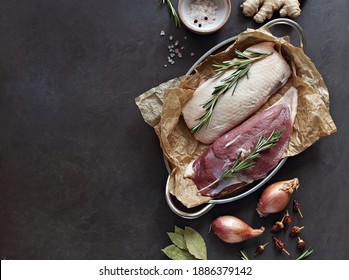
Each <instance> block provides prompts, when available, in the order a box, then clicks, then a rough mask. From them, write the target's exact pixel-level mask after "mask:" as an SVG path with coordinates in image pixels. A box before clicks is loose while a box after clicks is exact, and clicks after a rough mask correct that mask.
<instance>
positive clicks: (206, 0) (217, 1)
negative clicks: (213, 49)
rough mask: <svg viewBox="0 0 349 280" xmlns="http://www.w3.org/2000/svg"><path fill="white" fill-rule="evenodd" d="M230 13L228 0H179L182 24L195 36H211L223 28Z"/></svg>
mask: <svg viewBox="0 0 349 280" xmlns="http://www.w3.org/2000/svg"><path fill="white" fill-rule="evenodd" d="M230 12H231V3H230V0H179V1H178V14H179V17H180V19H181V21H182V23H183V24H184V25H185V26H186V27H187V28H188V29H189V30H190V31H192V32H194V33H197V34H204V35H205V34H211V33H214V32H216V31H218V30H219V29H221V28H222V27H223V25H224V24H225V23H226V22H227V21H228V19H229V16H230Z"/></svg>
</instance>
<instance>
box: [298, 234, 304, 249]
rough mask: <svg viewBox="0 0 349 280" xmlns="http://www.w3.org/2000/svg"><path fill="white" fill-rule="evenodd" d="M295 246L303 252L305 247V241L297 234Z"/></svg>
mask: <svg viewBox="0 0 349 280" xmlns="http://www.w3.org/2000/svg"><path fill="white" fill-rule="evenodd" d="M297 248H298V250H299V251H301V252H303V251H304V248H305V242H304V240H303V239H301V238H300V237H299V236H298V241H297Z"/></svg>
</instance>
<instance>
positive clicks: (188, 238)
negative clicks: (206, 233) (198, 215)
mask: <svg viewBox="0 0 349 280" xmlns="http://www.w3.org/2000/svg"><path fill="white" fill-rule="evenodd" d="M184 239H185V243H186V244H187V248H188V251H189V253H191V254H192V255H194V256H195V257H196V258H198V259H200V260H207V250H206V244H205V241H204V239H203V238H202V236H201V235H200V234H199V233H198V232H197V231H196V230H195V229H193V228H191V227H185V229H184Z"/></svg>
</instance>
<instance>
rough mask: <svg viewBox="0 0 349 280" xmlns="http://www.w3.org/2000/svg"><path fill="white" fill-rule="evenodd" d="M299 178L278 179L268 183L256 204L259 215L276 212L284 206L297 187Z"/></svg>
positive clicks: (263, 215)
mask: <svg viewBox="0 0 349 280" xmlns="http://www.w3.org/2000/svg"><path fill="white" fill-rule="evenodd" d="M298 187H299V180H298V178H294V179H292V180H287V181H280V182H276V183H274V184H271V185H269V186H268V187H267V188H266V189H265V190H264V191H263V193H262V195H261V198H260V199H259V201H258V204H257V209H256V210H257V212H258V214H259V216H261V217H265V216H267V215H269V214H274V213H278V212H280V211H282V210H284V209H285V208H286V206H287V205H288V203H289V202H290V199H291V195H292V193H293V191H294V190H296V189H298Z"/></svg>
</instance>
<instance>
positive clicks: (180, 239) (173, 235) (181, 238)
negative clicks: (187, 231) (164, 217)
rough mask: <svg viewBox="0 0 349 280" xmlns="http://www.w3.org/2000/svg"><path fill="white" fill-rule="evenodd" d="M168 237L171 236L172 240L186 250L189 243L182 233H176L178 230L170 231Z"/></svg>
mask: <svg viewBox="0 0 349 280" xmlns="http://www.w3.org/2000/svg"><path fill="white" fill-rule="evenodd" d="M167 234H168V237H170V239H171V241H172V242H173V244H174V245H176V246H177V247H179V248H181V249H184V250H186V249H187V245H186V243H185V240H184V236H183V235H182V234H179V233H176V232H168V233H167Z"/></svg>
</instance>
